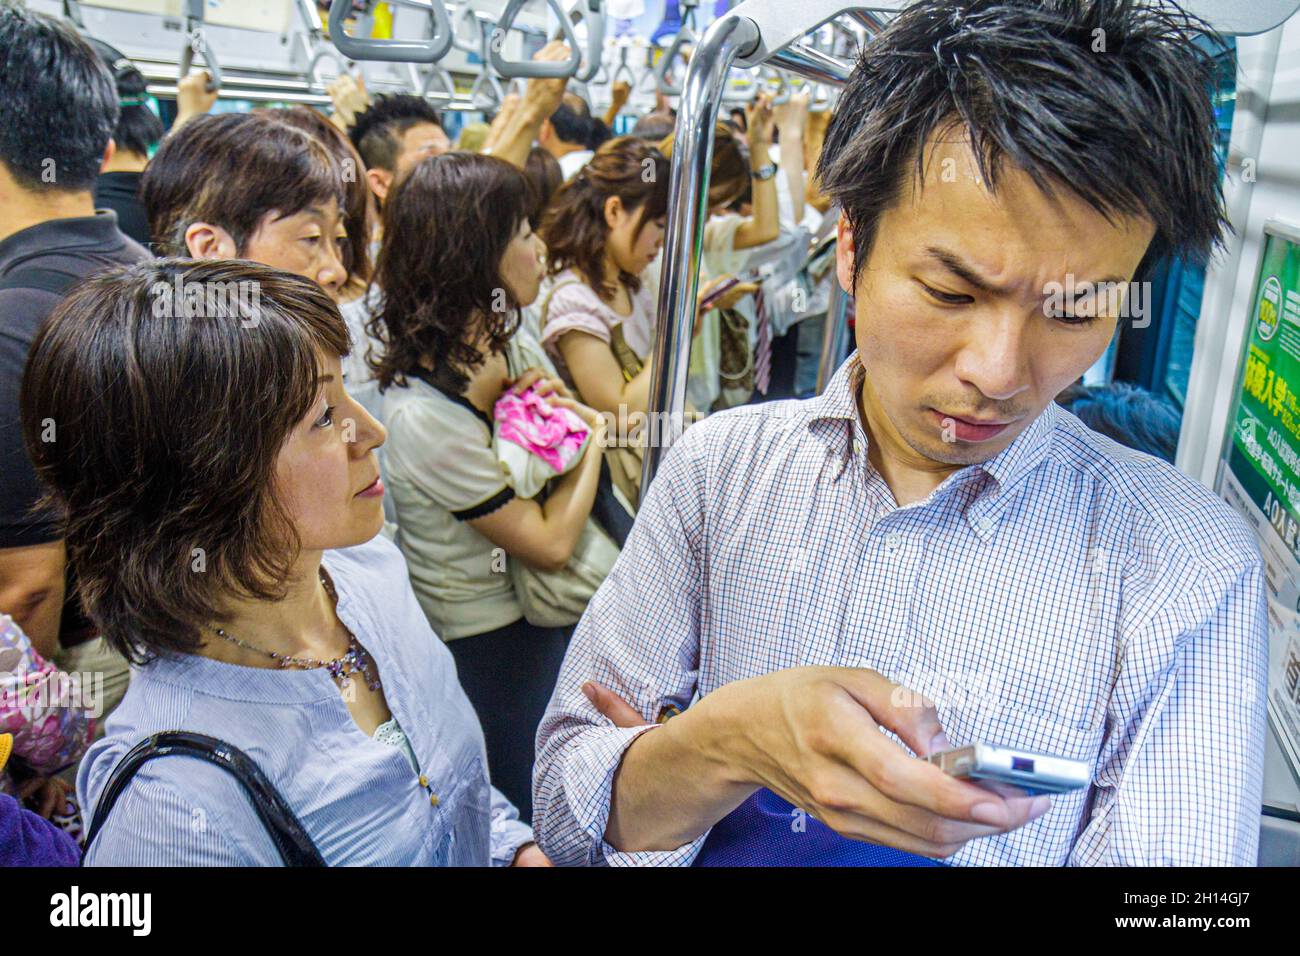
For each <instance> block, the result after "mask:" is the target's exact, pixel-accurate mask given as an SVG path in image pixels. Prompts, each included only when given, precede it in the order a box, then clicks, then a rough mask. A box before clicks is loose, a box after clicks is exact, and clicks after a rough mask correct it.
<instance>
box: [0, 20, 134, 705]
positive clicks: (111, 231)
mask: <svg viewBox="0 0 1300 956" xmlns="http://www.w3.org/2000/svg"><path fill="white" fill-rule="evenodd" d="M118 114H119V107H118V96H117V90H116V89H115V88H114V85H113V78H112V76H111V75H110V74H109V72H108V70H107V69H106V68H105V66H104V64H103V63H102V62H101V60H100V58H99V57H98V56H97V55H96V54H95V53H94V51H93V50H91V49H90V47H89V46H88V45H87V44H86V43H85V41H83V40H82V39H81V38H80V37H79V36H77V34H76V33H75V32H74V31H72V30H71V29H70V28H68V27H66V26H64V25H62V24H60V23H59V22H58V21H56V20H53V19H51V18H49V17H46V16H42V15H40V14H37V13H32V12H29V11H27V10H25V9H22V8H20V7H15V6H11V5H10V4H8V3H4V2H0V209H3V210H4V214H3V216H2V217H0V613H4V614H9V615H11V616H12V617H13V618H14V620H15V621H16V622H17V623H18V624H19V626H21V627H22V628H23V630H24V631H26V633H27V634H28V636H29V637H30V638H31V639H32V642H33V644H34V645H35V647H36V649H37V650H38V651H39V652H40V653H41V654H42V655H44V656H46V657H55V656H56V655H60V654H61V652H63V651H66V650H68V649H69V648H73V647H74V646H76V645H78V644H89V641H88V640H87V638H93V637H94V634H93V631H90V630H89V628H88V626H87V625H86V623H85V622H84V621H83V620H81V619H80V615H79V614H78V613H77V612H76V610H75V604H73V605H71V608H70V613H65V612H64V601H65V596H66V593H67V592H66V586H65V577H64V576H65V558H64V546H63V541H62V540H61V531H60V529H59V525H58V521H57V518H56V516H54V515H52V514H50V513H49V512H47V511H42V510H40V509H38V508H37V507H36V506H37V504H38V502H39V500H40V497H41V493H42V489H41V487H40V485H39V484H38V482H37V479H36V475H35V473H34V472H33V470H32V466H31V463H30V462H29V461H28V458H27V454H26V451H25V450H24V448H23V442H22V436H21V433H20V430H19V418H18V389H19V384H20V382H21V379H22V372H23V366H24V364H25V362H26V360H27V351H28V349H29V347H30V346H31V342H32V339H33V337H34V336H35V334H36V330H37V328H38V327H39V326H40V324H41V322H42V321H44V319H45V317H46V316H47V315H49V313H50V312H51V310H53V308H54V306H55V305H56V304H57V303H58V301H59V299H60V298H61V297H62V295H63V293H64V292H66V291H67V289H68V288H70V287H71V286H72V285H73V284H74V283H76V282H77V281H78V280H80V279H82V278H85V277H87V276H90V275H93V274H94V273H96V272H100V271H102V270H104V269H106V268H110V267H112V266H115V265H119V264H125V263H130V262H135V261H138V260H140V259H143V258H145V257H146V256H147V255H148V253H147V252H146V251H145V250H144V249H143V248H141V247H140V246H139V245H137V244H136V243H135V242H133V241H132V240H130V239H128V238H127V237H126V236H124V235H122V233H121V232H120V231H119V230H118V228H117V220H116V218H115V217H114V215H113V213H111V212H105V213H100V214H98V215H97V214H96V213H95V201H94V187H95V177H96V176H97V175H98V173H99V171H100V168H101V167H102V166H103V164H104V163H105V162H106V161H107V159H108V158H109V157H110V156H111V155H112V146H111V142H110V137H111V136H112V133H113V129H114V127H115V126H116V124H117V121H118ZM86 398H87V400H88V401H89V400H93V397H92V396H86ZM48 424H49V440H52V441H55V440H57V439H58V425H59V423H58V422H50V423H48ZM61 623H62V631H63V646H62V647H61V646H60V629H61V628H60V626H61ZM83 660H84V658H83ZM96 669H99V668H98V666H97V667H96ZM118 671H119V673H124V672H125V665H124V664H120V667H119V668H118ZM109 680H110V678H109V677H107V676H106V678H105V682H106V683H108V681H109ZM106 696H108V695H106Z"/></svg>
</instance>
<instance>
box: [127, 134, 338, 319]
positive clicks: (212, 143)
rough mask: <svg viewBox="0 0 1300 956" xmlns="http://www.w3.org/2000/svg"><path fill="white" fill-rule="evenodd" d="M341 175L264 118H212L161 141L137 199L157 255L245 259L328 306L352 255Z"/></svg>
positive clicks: (310, 142) (308, 142)
mask: <svg viewBox="0 0 1300 956" xmlns="http://www.w3.org/2000/svg"><path fill="white" fill-rule="evenodd" d="M357 175H358V176H359V175H362V174H361V173H360V172H359V171H358V173H357ZM345 176H346V170H345V169H343V168H342V166H341V165H340V163H339V161H338V160H337V159H336V158H335V156H334V154H333V153H332V152H331V149H330V147H329V146H327V145H326V144H324V143H322V142H321V141H320V140H319V139H318V138H317V137H316V136H314V135H312V134H311V133H308V132H307V131H305V130H304V129H301V128H299V127H298V126H295V125H292V124H291V123H289V122H286V121H285V120H284V119H282V118H280V117H279V116H277V115H274V114H273V113H270V112H255V113H217V114H208V115H204V116H199V117H196V118H194V119H193V120H190V121H189V122H188V123H186V124H185V125H184V126H183V127H182V128H181V129H179V130H176V131H174V132H173V133H172V134H171V135H170V136H168V137H167V138H166V139H165V140H164V141H163V144H162V146H161V147H160V148H159V150H158V152H157V154H155V156H154V158H153V160H152V161H151V162H150V163H149V168H148V169H147V170H145V174H144V179H143V181H142V183H141V198H142V199H143V200H144V204H145V209H146V210H147V211H148V213H149V228H150V231H151V232H152V234H153V239H154V244H155V248H156V249H157V251H158V252H160V253H161V254H163V255H169V256H190V257H192V258H195V259H250V260H252V261H254V262H261V263H264V264H266V265H269V266H272V267H273V268H276V269H283V270H284V271H285V272H292V273H293V274H294V275H299V276H302V277H304V278H306V279H311V280H312V281H313V282H315V283H317V284H318V285H320V286H321V288H323V289H324V290H325V291H326V292H328V293H329V294H330V295H331V296H333V297H334V298H336V299H337V298H339V297H340V296H341V295H342V294H343V289H344V286H345V284H346V283H347V281H348V275H349V271H348V270H349V262H350V260H349V255H350V254H351V249H352V246H351V244H350V241H349V237H348V223H347V219H348V215H349V210H350V207H349V205H348V191H347V185H348V183H347V182H346V179H345ZM354 265H356V264H354Z"/></svg>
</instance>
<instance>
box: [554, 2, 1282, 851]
mask: <svg viewBox="0 0 1300 956" xmlns="http://www.w3.org/2000/svg"><path fill="white" fill-rule="evenodd" d="M1196 31H1197V25H1196V24H1195V23H1194V22H1192V21H1189V20H1186V19H1184V18H1183V17H1182V16H1181V14H1177V13H1175V12H1172V11H1170V10H1169V8H1167V7H1164V6H1160V7H1155V6H1153V5H1152V4H1149V3H1145V2H1142V3H1135V2H1122V0H922V2H920V3H917V4H915V5H914V6H912V7H911V8H909V9H908V10H906V11H904V12H903V13H902V14H901V15H900V16H899V17H898V18H897V19H895V20H894V21H892V22H891V23H890V24H889V25H888V26H887V27H886V29H885V30H884V31H883V32H882V33H881V34H880V35H878V36H877V37H876V38H874V39H873V40H872V41H871V43H870V44H869V45H868V47H867V48H866V50H865V51H864V55H863V57H862V59H861V60H860V62H859V63H858V65H857V67H856V69H855V70H854V73H853V76H852V78H851V80H850V82H849V84H848V86H847V87H846V89H845V91H844V94H843V96H842V98H841V101H840V106H839V112H838V114H837V116H836V117H835V119H834V121H833V124H832V126H831V128H830V130H829V132H828V135H827V139H826V144H825V148H824V150H823V153H822V158H821V167H820V183H821V186H822V189H823V190H824V191H825V192H826V193H827V194H828V195H830V196H831V197H833V198H834V200H835V201H836V202H837V204H838V205H839V207H840V209H841V210H842V212H841V218H840V225H839V243H838V252H837V255H838V276H839V280H840V282H841V284H842V285H843V286H844V288H846V289H849V290H852V291H853V292H854V294H855V296H856V336H857V346H858V350H857V353H856V354H855V355H854V356H853V357H851V358H850V360H849V361H848V362H847V363H845V365H844V366H843V367H842V368H841V369H840V370H839V372H838V373H837V375H836V376H835V378H834V379H833V380H832V382H831V383H830V385H829V386H828V388H827V390H826V392H825V393H824V394H823V395H822V396H820V397H819V398H816V399H812V400H809V401H806V402H779V403H768V404H763V405H757V406H750V407H746V408H741V409H736V410H733V411H730V412H727V413H723V414H719V415H715V416H713V417H710V418H708V419H706V420H705V421H703V422H701V423H699V424H696V425H694V426H692V428H691V429H690V430H689V431H688V432H687V433H686V434H685V436H684V437H683V438H682V439H681V440H680V441H679V442H678V443H677V444H676V445H675V446H674V448H673V449H672V450H671V452H670V453H669V454H668V455H667V456H666V457H665V460H664V463H663V466H662V468H661V469H660V471H659V473H658V475H657V477H656V479H655V481H654V483H653V484H652V485H651V486H650V488H649V489H648V492H647V495H646V498H645V500H644V501H643V503H642V507H641V510H640V513H639V515H638V518H637V522H636V526H635V528H634V529H633V531H632V534H631V536H630V537H629V539H628V542H627V545H626V547H625V549H624V551H623V554H622V557H621V558H620V560H619V562H618V563H617V564H616V565H615V567H614V569H613V572H612V573H611V574H610V576H609V578H608V579H607V581H606V582H605V584H604V586H603V587H602V588H601V589H600V591H599V592H598V593H597V594H596V596H595V598H594V600H593V601H592V603H591V605H590V607H589V609H588V611H587V614H586V615H585V616H584V618H583V620H582V622H581V623H580V624H579V626H578V629H577V632H576V634H575V636H574V639H573V642H572V644H571V646H570V649H569V654H568V659H567V660H566V663H565V666H564V669H563V671H562V673H561V676H560V681H559V684H558V685H557V688H556V691H555V695H554V697H553V699H552V701H551V706H550V709H549V711H548V714H547V716H546V718H545V719H544V720H543V722H542V725H541V727H540V729H539V732H538V761H537V767H536V770H535V779H534V806H535V814H534V819H535V823H536V830H537V834H538V837H539V842H540V844H541V846H542V848H543V850H544V851H545V852H546V854H547V856H548V857H550V858H551V859H552V860H554V861H555V862H557V863H561V864H563V863H570V864H572V863H584V862H585V863H602V862H604V863H612V864H627V863H688V862H690V861H691V860H692V859H694V857H695V856H696V854H697V853H698V852H699V851H700V848H701V846H702V844H704V842H705V840H706V838H707V836H708V835H709V832H710V828H712V827H714V826H715V824H717V823H718V821H720V820H722V819H723V818H724V817H727V816H728V814H731V813H732V812H733V811H734V810H736V808H737V807H740V806H741V804H743V803H745V802H746V801H749V800H752V799H754V798H755V795H756V794H761V793H763V792H765V791H770V792H771V793H774V794H776V795H777V796H779V797H781V798H783V799H784V800H786V801H788V802H789V803H790V804H791V805H793V807H795V808H798V809H802V810H804V811H806V812H807V813H809V814H811V815H812V816H813V817H814V818H816V819H817V820H820V821H823V822H824V823H826V824H828V825H829V826H830V827H832V828H833V829H834V830H836V831H837V832H838V833H840V834H843V835H844V836H847V837H852V838H855V839H858V840H862V841H868V842H872V843H877V844H883V845H886V846H888V847H895V848H898V849H901V850H904V851H907V852H910V853H915V854H919V855H922V856H926V857H935V858H940V857H942V858H949V860H950V862H952V863H957V864H964V865H980V864H1048V865H1057V864H1066V863H1074V864H1143V865H1160V864H1210V865H1212V864H1219V865H1222V864H1234V865H1243V864H1245V865H1253V864H1254V862H1255V856H1256V852H1257V840H1258V828H1259V812H1260V811H1259V808H1260V793H1261V778H1262V766H1263V747H1264V726H1265V724H1264V713H1265V711H1264V684H1265V670H1266V658H1267V645H1266V630H1265V626H1266V625H1265V604H1264V590H1263V588H1264V583H1263V578H1262V571H1261V562H1260V558H1259V555H1258V552H1257V549H1256V546H1255V543H1254V540H1253V538H1252V537H1251V535H1250V534H1249V532H1248V531H1247V529H1246V528H1245V526H1244V524H1243V522H1241V521H1240V520H1239V519H1238V518H1237V517H1236V516H1235V515H1234V514H1233V513H1232V512H1231V511H1230V510H1229V509H1228V507H1227V506H1226V505H1225V504H1224V503H1223V502H1222V501H1220V500H1219V499H1218V498H1217V497H1216V496H1214V495H1213V494H1211V493H1210V492H1209V491H1207V490H1206V489H1205V488H1203V487H1202V486H1201V485H1199V484H1198V483H1197V482H1195V481H1193V480H1192V479H1190V478H1188V477H1186V476H1184V475H1182V474H1180V473H1179V472H1177V471H1176V470H1174V469H1173V468H1172V467H1170V466H1168V465H1167V464H1165V463H1163V462H1160V461H1157V460H1156V459H1154V458H1151V457H1149V456H1145V455H1142V454H1139V453H1136V452H1130V451H1128V450H1126V449H1124V448H1122V447H1121V446H1119V445H1117V444H1116V443H1114V442H1112V441H1110V440H1109V439H1106V438H1104V437H1102V436H1100V435H1098V434H1096V433H1094V432H1091V431H1089V430H1088V429H1086V428H1085V427H1084V426H1083V425H1082V424H1081V423H1080V422H1079V421H1078V420H1077V419H1075V418H1074V417H1073V416H1071V415H1070V414H1069V413H1067V412H1064V411H1063V410H1061V409H1059V408H1058V407H1057V406H1056V405H1055V404H1054V403H1053V399H1054V398H1055V396H1056V395H1057V394H1058V393H1059V392H1061V391H1062V390H1063V389H1064V388H1065V387H1067V386H1068V385H1070V384H1071V383H1072V382H1074V381H1075V380H1076V379H1077V378H1078V377H1079V376H1080V375H1081V374H1082V373H1083V372H1084V371H1085V370H1086V369H1087V368H1088V367H1089V366H1091V365H1092V364H1093V362H1094V361H1095V360H1096V359H1097V358H1098V357H1099V356H1100V355H1101V354H1102V353H1103V352H1104V350H1105V349H1106V346H1107V344H1108V343H1109V341H1110V339H1111V337H1112V335H1113V334H1114V331H1115V328H1116V325H1117V323H1118V321H1119V318H1120V316H1119V315H1117V314H1116V311H1119V310H1116V311H1108V306H1107V305H1106V303H1104V302H1101V303H1099V302H1098V301H1097V300H1096V299H1085V298H1079V299H1076V300H1073V301H1065V302H1063V303H1061V302H1059V301H1058V300H1059V296H1054V294H1053V293H1054V291H1059V288H1060V287H1061V286H1066V287H1069V288H1074V289H1076V290H1078V289H1086V288H1087V287H1086V286H1085V285H1084V284H1085V283H1102V282H1111V283H1119V284H1127V283H1128V282H1130V281H1131V280H1132V278H1133V276H1134V275H1135V273H1136V272H1137V269H1138V267H1139V263H1140V262H1141V261H1142V259H1143V257H1144V255H1146V254H1147V253H1148V251H1151V252H1153V253H1161V252H1172V253H1175V254H1184V255H1190V256H1204V255H1206V254H1208V253H1209V252H1210V251H1211V250H1212V249H1213V248H1214V247H1215V245H1216V244H1217V243H1218V242H1219V241H1220V238H1221V233H1222V229H1223V227H1224V219H1223V215H1222V198H1221V191H1220V183H1219V177H1220V174H1219V170H1218V167H1217V164H1216V160H1215V153H1214V139H1213V134H1214V117H1213V114H1212V111H1211V107H1210V102H1209V99H1208V89H1209V83H1210V79H1211V72H1210V68H1209V63H1208V57H1207V56H1206V54H1204V53H1203V52H1202V51H1201V50H1199V49H1198V48H1197V47H1196V46H1195V45H1194V44H1193V37H1194V34H1195V33H1196ZM1071 281H1073V285H1070V282H1071ZM1099 298H1104V297H1099ZM1099 305H1100V308H1099ZM1122 306H1123V303H1122V302H1121V303H1120V310H1122ZM651 582H654V583H655V584H654V586H653V587H652V586H651ZM588 680H592V681H598V682H600V683H601V684H603V685H606V686H608V687H609V688H610V689H611V690H612V691H613V692H614V693H616V694H618V695H620V696H622V697H624V698H626V699H627V700H628V701H630V702H631V704H632V706H633V707H634V708H635V710H636V711H637V712H638V713H639V714H640V715H641V718H642V719H643V720H644V721H655V720H656V718H659V717H660V716H662V715H664V714H666V713H667V714H671V713H674V712H676V711H678V710H680V711H681V713H680V714H679V715H678V716H674V717H673V718H672V719H671V720H667V721H665V722H663V723H662V724H661V725H657V724H653V723H644V724H642V725H641V726H638V727H619V726H617V725H612V724H611V723H610V722H609V721H608V720H606V719H604V717H603V716H602V715H601V713H600V712H599V711H598V710H597V708H596V707H595V706H593V704H592V702H591V701H589V700H588V699H587V698H586V697H585V696H584V689H583V688H584V682H586V681H588ZM900 684H904V685H906V686H899V685H900ZM912 691H919V692H921V693H925V694H927V696H931V697H933V698H935V699H936V701H937V708H930V707H927V706H923V704H924V701H922V700H920V699H919V695H918V694H914V693H912ZM697 697H698V699H696V698H697ZM882 731H883V732H882ZM973 743H987V744H993V745H999V746H1005V747H1010V748H1016V749H1020V750H1025V751H1037V752H1040V753H1049V754H1055V755H1058V756H1061V757H1066V758H1071V759H1076V760H1084V761H1086V762H1087V763H1088V765H1089V766H1090V767H1092V768H1093V772H1092V785H1091V786H1090V787H1089V788H1088V789H1086V790H1078V791H1075V792H1073V793H1070V794H1065V795H1059V796H1056V797H1054V798H1051V800H1050V801H1049V799H1048V798H1046V797H1037V798H1030V797H1026V796H1013V795H1010V794H1008V793H1007V792H1006V791H997V792H995V791H994V790H993V789H991V788H984V787H979V786H975V785H974V784H971V783H968V782H966V781H962V780H958V779H956V778H953V777H949V776H947V775H945V774H944V773H942V772H941V771H940V770H939V769H938V768H937V767H935V766H933V765H931V764H929V763H927V762H925V761H924V760H922V759H918V757H926V756H928V755H930V754H931V753H934V752H937V751H941V750H945V749H948V748H950V747H954V746H964V745H967V744H973ZM900 744H901V745H900ZM909 751H910V753H909ZM914 755H915V756H914Z"/></svg>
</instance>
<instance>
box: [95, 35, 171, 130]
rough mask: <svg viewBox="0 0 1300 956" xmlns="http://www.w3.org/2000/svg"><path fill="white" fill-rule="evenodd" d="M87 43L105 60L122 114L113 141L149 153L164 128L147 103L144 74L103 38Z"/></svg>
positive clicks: (146, 87) (146, 84) (147, 93)
mask: <svg viewBox="0 0 1300 956" xmlns="http://www.w3.org/2000/svg"><path fill="white" fill-rule="evenodd" d="M86 42H88V43H89V44H90V45H91V47H92V48H93V49H94V50H95V52H96V53H98V54H99V57H100V59H101V60H103V61H104V65H105V66H107V67H108V70H109V72H110V73H111V74H112V76H113V84H114V85H115V86H116V87H117V99H118V103H117V105H118V108H119V109H120V110H121V113H120V115H119V116H118V120H117V126H116V127H115V128H114V129H113V142H114V143H116V144H117V148H118V149H119V150H123V151H126V152H129V153H136V154H138V155H140V156H148V155H149V150H150V149H152V148H153V146H154V145H155V144H156V143H158V142H159V141H160V140H161V139H162V138H163V133H164V132H165V130H164V129H163V123H162V120H160V119H159V118H158V116H157V115H156V114H155V113H154V111H153V110H151V109H149V106H148V105H147V103H146V99H147V98H148V96H149V90H148V86H149V85H148V83H147V82H146V81H145V78H144V74H143V73H141V72H140V70H139V68H138V67H136V65H135V64H134V63H132V62H131V61H130V60H128V59H127V58H126V57H125V56H123V55H122V53H121V51H119V50H117V49H115V48H114V47H111V46H109V45H108V44H107V43H104V42H103V41H102V40H96V39H94V38H93V37H88V38H87V39H86Z"/></svg>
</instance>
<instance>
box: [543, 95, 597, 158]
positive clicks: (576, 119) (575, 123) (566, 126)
mask: <svg viewBox="0 0 1300 956" xmlns="http://www.w3.org/2000/svg"><path fill="white" fill-rule="evenodd" d="M551 126H553V127H554V128H555V135H556V136H558V137H559V138H560V139H561V140H563V141H564V142H566V143H569V144H571V145H574V146H581V147H583V148H584V149H590V150H597V149H600V147H601V145H602V144H604V143H605V141H606V140H608V139H609V138H610V130H609V127H608V126H606V125H605V124H604V123H603V122H601V120H600V119H599V117H595V116H592V115H591V107H589V106H588V105H587V103H586V101H585V100H584V99H583V98H582V97H580V96H578V95H577V94H576V93H565V94H564V98H563V99H562V100H560V105H559V106H557V107H556V108H555V112H554V113H552V114H551Z"/></svg>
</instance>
